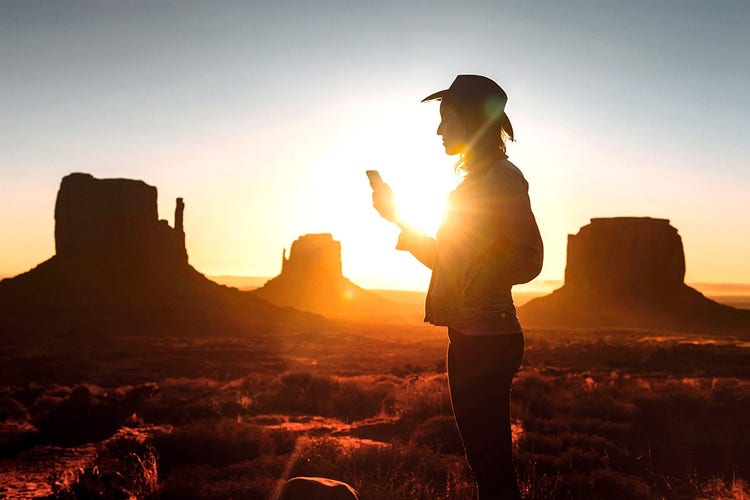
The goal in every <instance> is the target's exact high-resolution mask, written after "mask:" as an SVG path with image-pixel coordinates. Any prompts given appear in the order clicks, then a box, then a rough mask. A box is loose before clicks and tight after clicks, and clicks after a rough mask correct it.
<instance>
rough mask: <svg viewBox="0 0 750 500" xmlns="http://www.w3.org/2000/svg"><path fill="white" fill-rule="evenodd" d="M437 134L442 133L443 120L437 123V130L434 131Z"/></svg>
mask: <svg viewBox="0 0 750 500" xmlns="http://www.w3.org/2000/svg"><path fill="white" fill-rule="evenodd" d="M435 132H436V133H437V135H443V122H440V123H439V124H438V127H437V130H436V131H435Z"/></svg>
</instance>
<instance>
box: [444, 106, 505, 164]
mask: <svg viewBox="0 0 750 500" xmlns="http://www.w3.org/2000/svg"><path fill="white" fill-rule="evenodd" d="M443 104H445V105H446V106H449V107H451V108H452V109H453V110H455V111H456V113H457V114H458V115H459V116H460V117H461V119H462V120H463V121H464V122H466V125H467V126H468V128H469V133H470V135H471V140H470V143H469V147H467V148H466V150H465V151H464V152H462V153H461V156H460V158H459V159H458V161H456V167H455V168H456V172H461V173H468V172H469V171H470V170H471V166H472V163H473V162H474V161H476V159H477V158H482V157H485V156H487V155H492V154H493V153H497V152H501V153H502V154H506V143H507V142H508V141H515V139H514V137H513V127H512V126H511V125H510V121H509V120H508V119H507V117H506V115H505V113H504V112H503V111H502V108H500V113H494V114H491V115H490V117H487V116H486V114H485V111H484V109H479V108H478V107H476V106H469V105H466V104H464V103H461V102H458V101H456V100H454V99H451V98H449V97H448V98H444V99H443ZM498 115H499V116H498Z"/></svg>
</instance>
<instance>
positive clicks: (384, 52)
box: [0, 0, 750, 289]
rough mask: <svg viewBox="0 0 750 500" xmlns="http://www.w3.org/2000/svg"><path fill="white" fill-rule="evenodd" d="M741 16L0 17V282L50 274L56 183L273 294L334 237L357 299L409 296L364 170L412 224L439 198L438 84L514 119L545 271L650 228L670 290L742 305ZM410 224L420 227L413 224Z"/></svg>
mask: <svg viewBox="0 0 750 500" xmlns="http://www.w3.org/2000/svg"><path fill="white" fill-rule="evenodd" d="M748 26H750V3H748V2H744V1H742V2H741V1H736V2H730V1H714V2H707V1H704V2H697V1H690V0H686V1H671V0H670V1H655V2H654V1H649V2H645V1H629V2H600V1H599V2H595V1H590V2H583V1H570V2H556V1H530V2H505V1H495V2H443V1H420V2H403V1H381V2H352V1H341V2H332V1H319V2H300V1H297V2H285V1H278V2H238V1H234V2H222V1H217V2H202V1H161V2H156V1H153V2H146V1H128V0H125V1H117V2H114V1H66V0H59V1H54V2H53V1H45V2H41V1H16V2H8V1H4V2H2V3H0V63H1V64H2V72H0V106H1V107H2V117H3V119H2V121H0V276H2V275H13V274H17V273H19V272H23V271H25V270H27V269H29V268H31V267H33V266H34V265H35V264H37V263H39V262H41V261H42V260H44V259H46V258H48V257H49V256H51V255H52V254H53V253H54V240H53V227H54V226H53V224H54V221H53V208H54V200H55V193H56V190H57V187H58V185H59V181H60V179H61V178H62V176H64V175H65V174H67V173H70V172H73V171H82V172H89V173H91V174H93V175H95V176H97V177H128V178H138V179H143V180H145V181H146V182H148V183H149V184H152V185H155V186H157V187H158V188H159V195H160V213H161V215H162V217H163V218H166V219H169V220H170V221H171V219H172V213H173V210H174V198H175V197H177V196H183V197H184V198H185V200H186V204H187V208H186V213H185V225H186V230H187V233H188V234H187V245H188V253H189V255H190V261H191V263H192V264H193V265H194V266H195V267H197V268H198V269H199V270H201V271H202V272H204V273H206V274H213V275H215V274H235V275H265V276H268V275H274V274H277V273H278V272H279V269H280V255H281V250H282V248H284V247H287V248H288V246H289V245H290V244H291V242H292V241H293V240H294V239H295V238H296V237H297V236H299V235H300V234H304V233H309V232H332V233H333V235H334V237H335V238H337V239H339V240H341V242H342V245H343V254H344V255H343V258H344V271H345V274H347V276H349V277H351V278H352V279H354V280H355V281H357V282H359V283H362V284H364V285H365V286H382V287H393V288H395V287H406V288H412V289H420V288H425V287H426V282H427V276H428V275H427V271H426V270H424V269H421V268H420V267H419V264H417V263H416V261H412V260H411V259H410V258H409V257H408V256H406V255H401V254H400V253H399V252H395V251H394V250H393V244H394V241H395V234H396V232H395V230H394V229H392V228H391V227H390V226H389V225H388V224H387V223H385V222H383V221H381V220H380V219H379V218H378V216H377V215H376V214H375V213H374V212H373V211H372V208H371V206H370V200H369V187H368V185H367V180H366V178H365V177H364V174H363V171H364V170H365V169H368V168H377V169H379V170H380V171H381V173H382V175H383V177H384V178H385V179H386V180H387V181H388V182H389V183H390V184H391V185H392V186H393V187H394V189H395V190H397V191H398V192H399V193H401V194H402V198H405V199H412V200H419V201H420V203H421V204H422V205H423V206H425V207H428V208H429V211H428V212H429V213H428V215H426V216H423V218H425V221H424V224H425V225H426V227H428V228H432V229H434V226H435V224H436V221H437V220H438V218H439V206H440V200H441V199H442V198H443V197H444V195H445V194H446V193H447V192H448V191H449V189H450V188H451V186H452V185H453V184H455V181H456V178H455V176H454V175H453V172H452V164H453V161H454V159H452V158H448V157H446V156H445V155H444V154H443V153H442V149H441V145H440V140H439V138H438V137H437V136H436V135H435V127H436V125H437V118H438V110H437V105H435V104H420V103H419V100H420V99H421V98H422V97H424V96H425V95H427V94H429V93H431V92H433V91H435V90H438V89H441V88H444V87H446V86H448V85H449V84H450V82H451V81H452V80H453V78H454V77H455V75H456V74H459V73H479V74H485V75H487V76H490V77H492V78H494V79H495V80H497V81H498V82H499V83H500V84H501V85H502V86H503V87H504V88H505V90H506V91H507V93H508V94H509V96H510V99H509V104H508V108H507V109H508V114H509V116H510V117H511V120H512V121H513V124H514V127H515V129H516V135H517V139H518V142H516V143H515V144H513V145H511V147H510V149H509V153H510V156H511V160H514V161H515V163H516V164H517V165H518V166H519V167H520V168H521V169H522V170H523V171H524V173H525V174H526V177H527V178H528V180H529V182H530V184H531V190H530V194H531V197H532V205H533V207H534V210H535V213H536V215H537V219H538V221H539V224H540V227H541V230H542V236H543V238H544V241H545V245H546V250H547V259H546V262H545V267H544V270H543V272H542V275H541V278H546V279H558V278H561V277H562V276H563V271H564V267H565V245H566V235H567V234H568V233H575V232H577V230H578V228H580V227H581V226H582V225H585V224H586V223H587V222H588V220H589V218H591V217H606V216H617V215H639V216H653V217H662V218H668V219H670V220H671V221H672V223H673V225H674V226H675V227H677V229H678V230H679V232H680V234H681V236H682V238H683V243H684V245H685V250H686V255H687V280H688V281H704V282H705V281H713V282H750V261H749V260H748V258H747V256H748V255H750V194H749V193H750V168H748V160H747V158H748V156H749V155H750V127H748V124H747V123H748V116H750V93H749V92H748V90H749V86H748V82H750V56H749V55H748V48H749V47H750V29H748ZM429 214H433V216H432V219H430V217H429Z"/></svg>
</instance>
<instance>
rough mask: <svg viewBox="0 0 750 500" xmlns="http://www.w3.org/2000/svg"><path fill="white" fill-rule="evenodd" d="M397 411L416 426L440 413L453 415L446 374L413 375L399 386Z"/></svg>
mask: <svg viewBox="0 0 750 500" xmlns="http://www.w3.org/2000/svg"><path fill="white" fill-rule="evenodd" d="M395 398H396V412H397V413H398V415H399V416H400V418H401V420H402V421H403V422H408V423H411V424H412V425H414V426H416V425H417V424H419V423H421V422H424V421H425V420H427V419H429V418H431V417H435V416H438V415H452V414H453V411H452V410H451V403H450V393H449V391H448V379H447V377H446V376H445V375H442V374H441V375H433V376H430V377H413V378H411V379H409V380H408V381H406V382H405V383H404V384H402V385H401V387H399V388H398V390H397V392H396V394H395Z"/></svg>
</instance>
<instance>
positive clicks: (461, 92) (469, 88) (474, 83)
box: [448, 75, 508, 103]
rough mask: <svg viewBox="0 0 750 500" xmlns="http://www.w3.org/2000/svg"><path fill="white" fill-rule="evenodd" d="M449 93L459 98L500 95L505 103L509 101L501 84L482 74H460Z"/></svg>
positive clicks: (482, 97) (484, 97)
mask: <svg viewBox="0 0 750 500" xmlns="http://www.w3.org/2000/svg"><path fill="white" fill-rule="evenodd" d="M448 94H449V95H451V96H452V97H457V98H459V99H471V98H475V99H477V98H479V99H486V98H487V97H499V98H500V99H501V100H502V101H503V103H506V102H507V101H508V95H507V94H506V93H505V91H504V90H503V89H502V87H500V85H498V84H497V83H495V82H494V81H493V80H490V79H489V78H487V77H486V76H481V75H458V76H457V77H456V79H455V80H453V83H451V86H450V87H449V88H448Z"/></svg>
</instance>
